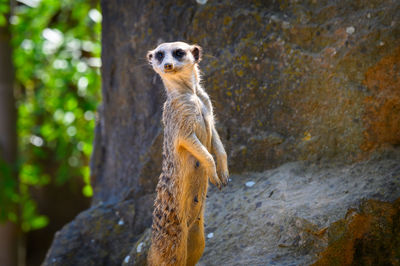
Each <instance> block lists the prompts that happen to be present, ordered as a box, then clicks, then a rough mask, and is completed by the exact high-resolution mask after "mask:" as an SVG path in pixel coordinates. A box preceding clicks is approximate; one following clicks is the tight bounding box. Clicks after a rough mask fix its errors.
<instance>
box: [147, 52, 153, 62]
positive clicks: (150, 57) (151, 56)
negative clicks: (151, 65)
mask: <svg viewBox="0 0 400 266" xmlns="http://www.w3.org/2000/svg"><path fill="white" fill-rule="evenodd" d="M146 57H147V61H149V62H151V59H153V52H152V51H148V52H147V55H146Z"/></svg>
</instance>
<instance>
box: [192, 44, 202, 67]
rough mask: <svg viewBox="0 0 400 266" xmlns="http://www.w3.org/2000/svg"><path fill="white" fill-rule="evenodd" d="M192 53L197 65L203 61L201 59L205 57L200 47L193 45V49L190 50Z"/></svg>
mask: <svg viewBox="0 0 400 266" xmlns="http://www.w3.org/2000/svg"><path fill="white" fill-rule="evenodd" d="M190 51H191V52H192V55H193V57H194V60H195V61H196V63H198V62H200V61H201V57H202V55H203V50H202V49H201V47H200V46H198V45H197V44H194V45H192V49H191V50H190Z"/></svg>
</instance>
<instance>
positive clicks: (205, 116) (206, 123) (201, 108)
mask: <svg viewBox="0 0 400 266" xmlns="http://www.w3.org/2000/svg"><path fill="white" fill-rule="evenodd" d="M195 101H196V105H197V108H196V109H197V112H196V121H197V123H198V124H197V127H196V132H195V133H196V135H197V136H198V137H199V139H200V140H201V142H202V143H203V144H205V145H206V146H207V147H208V146H209V145H210V144H211V125H212V113H211V110H209V109H208V108H207V105H206V104H204V103H203V101H202V100H201V99H200V98H199V97H197V96H196V100H195Z"/></svg>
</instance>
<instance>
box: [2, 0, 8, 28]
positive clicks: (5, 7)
mask: <svg viewBox="0 0 400 266" xmlns="http://www.w3.org/2000/svg"><path fill="white" fill-rule="evenodd" d="M9 11H10V4H9V0H0V27H2V26H4V25H6V22H7V20H6V14H8V12H9Z"/></svg>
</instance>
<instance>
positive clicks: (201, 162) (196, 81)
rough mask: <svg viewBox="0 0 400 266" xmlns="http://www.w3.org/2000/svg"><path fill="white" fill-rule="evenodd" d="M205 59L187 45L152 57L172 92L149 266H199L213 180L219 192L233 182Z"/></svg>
mask: <svg viewBox="0 0 400 266" xmlns="http://www.w3.org/2000/svg"><path fill="white" fill-rule="evenodd" d="M201 55H202V50H201V47H199V46H198V45H189V44H187V43H184V42H172V43H163V44H160V45H159V46H158V47H157V48H156V49H154V50H152V51H149V52H148V54H147V58H148V60H149V62H150V64H151V65H152V67H153V69H154V71H155V72H157V73H158V74H159V75H160V77H161V79H162V81H163V83H164V86H165V89H166V92H167V100H166V102H165V104H164V110H163V118H162V122H163V125H164V143H163V153H162V157H163V161H162V173H161V175H160V177H159V181H158V185H157V189H156V190H157V197H156V200H155V203H154V212H153V225H152V240H151V242H152V244H151V247H150V251H149V255H148V263H149V265H157V266H159V265H195V264H196V263H197V261H198V260H199V259H200V257H201V255H202V254H203V250H204V246H205V239H204V205H205V199H206V194H207V187H208V179H210V181H211V183H213V184H214V185H216V186H217V187H218V188H219V189H221V186H222V185H226V184H227V182H228V175H229V173H228V164H227V156H226V152H225V149H224V147H223V145H222V142H221V140H220V138H219V135H218V133H217V131H216V129H215V125H214V114H213V108H212V105H211V101H210V98H209V97H208V94H207V93H206V92H205V91H204V89H203V88H202V86H201V85H200V73H199V70H198V63H199V62H200V60H201ZM212 154H214V155H215V158H216V161H217V162H216V163H215V161H214V158H213V156H212Z"/></svg>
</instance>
